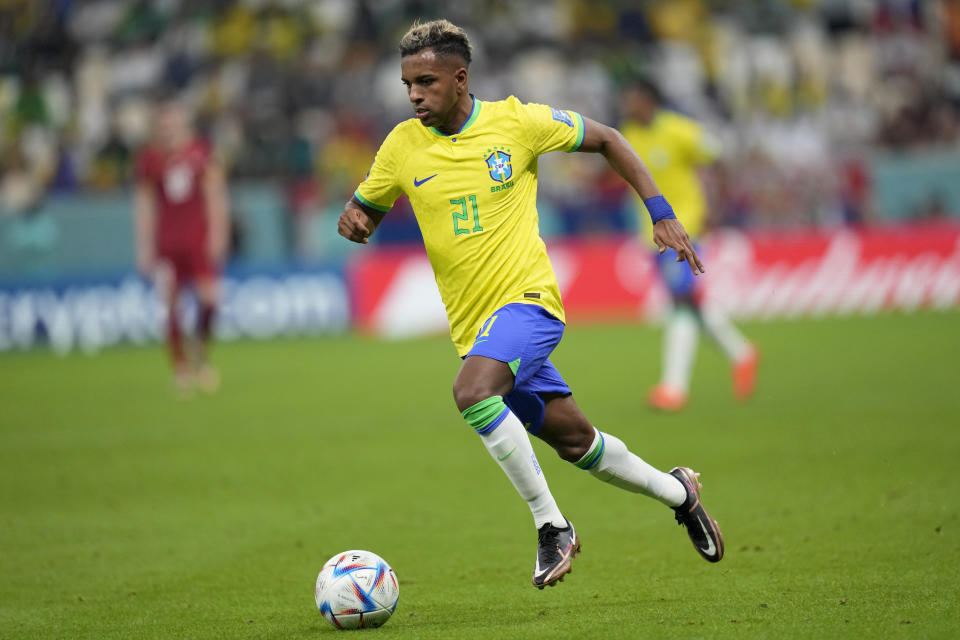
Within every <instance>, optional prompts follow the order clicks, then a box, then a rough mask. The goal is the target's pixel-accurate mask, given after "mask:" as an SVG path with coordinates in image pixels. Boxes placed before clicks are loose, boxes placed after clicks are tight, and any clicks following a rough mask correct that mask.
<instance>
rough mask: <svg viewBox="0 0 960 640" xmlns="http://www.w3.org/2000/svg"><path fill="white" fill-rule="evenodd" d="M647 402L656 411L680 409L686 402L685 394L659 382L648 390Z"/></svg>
mask: <svg viewBox="0 0 960 640" xmlns="http://www.w3.org/2000/svg"><path fill="white" fill-rule="evenodd" d="M647 404H648V405H649V406H650V408H651V409H656V410H658V411H680V409H683V407H684V406H686V404H687V394H685V393H684V392H683V391H680V390H679V389H674V388H673V387H670V386H668V385H665V384H663V383H660V384H658V385H657V386H655V387H654V388H653V389H651V390H650V394H649V395H648V396H647Z"/></svg>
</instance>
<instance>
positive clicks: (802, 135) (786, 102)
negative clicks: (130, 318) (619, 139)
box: [0, 0, 960, 240]
mask: <svg viewBox="0 0 960 640" xmlns="http://www.w3.org/2000/svg"><path fill="white" fill-rule="evenodd" d="M437 16H445V17H448V18H449V19H451V20H453V21H454V22H457V23H459V24H462V25H463V26H464V27H465V28H466V29H467V31H468V33H469V34H470V36H471V38H472V41H473V44H474V48H475V56H474V59H475V62H474V65H473V68H472V69H471V73H472V75H471V88H472V90H473V91H474V93H476V94H477V95H478V96H479V97H481V98H488V99H496V98H500V97H502V96H505V95H507V94H510V93H514V94H516V95H517V96H519V97H520V98H521V99H524V100H526V101H537V102H545V103H549V104H554V105H557V106H563V107H567V108H572V109H575V110H578V111H581V112H582V113H584V114H587V115H590V116H592V117H594V118H595V119H598V120H601V121H606V122H609V123H615V122H616V121H617V119H618V113H617V105H618V89H619V87H620V86H622V84H623V83H624V82H626V81H628V80H629V79H630V78H634V77H646V78H650V79H653V80H655V81H656V82H657V83H659V85H660V87H661V89H662V90H663V92H664V94H665V96H666V97H667V99H668V101H669V103H670V105H671V106H673V107H674V108H676V109H678V110H681V111H683V112H685V113H688V114H691V115H693V116H695V117H697V118H699V119H701V120H702V121H703V122H705V123H706V125H707V126H708V127H709V128H710V129H711V130H712V131H713V132H714V133H715V134H716V135H717V136H718V137H719V138H720V139H721V140H722V141H723V143H724V152H723V157H722V160H721V161H720V162H719V163H717V164H716V165H715V166H714V167H712V168H711V169H710V170H709V171H707V172H706V174H705V179H706V182H707V184H708V187H709V192H710V194H711V198H712V201H713V212H714V222H715V223H717V224H730V225H737V226H748V227H753V228H756V227H792V226H810V225H821V226H822V225H835V224H843V223H851V222H852V223H857V222H863V221H869V220H871V219H872V217H873V213H872V211H871V203H870V198H869V192H870V190H869V184H870V180H871V175H870V170H869V164H868V163H867V162H865V160H864V158H865V157H866V155H867V154H869V153H875V152H876V151H877V150H878V149H881V150H882V149H892V150H902V149H916V148H924V149H928V148H929V149H933V148H936V149H952V150H955V151H960V0H929V1H926V2H924V1H921V0H820V1H816V0H793V1H787V0H767V1H763V2H759V1H757V2H752V1H751V2H735V1H732V0H730V1H722V0H713V1H708V0H651V1H649V2H602V1H597V0H558V1H556V2H554V1H537V0H532V1H527V2H511V1H509V0H461V1H459V2H456V3H447V2H439V1H429V0H421V1H409V2H402V1H400V0H369V1H351V0H314V1H311V2H305V1H303V2H301V1H296V0H287V1H279V0H241V1H232V0H209V1H206V2H189V1H187V0H139V1H134V2H129V1H121V0H49V1H35V2H31V1H27V0H20V1H18V0H0V124H2V126H0V163H2V182H0V211H2V212H3V213H5V214H8V215H18V214H20V215H25V214H29V212H30V211H31V210H33V209H34V208H36V207H37V206H38V205H39V204H40V203H42V202H43V200H44V198H45V197H46V195H47V194H50V193H68V194H69V193H77V192H84V193H90V192H100V191H110V190H117V189H120V188H123V187H125V186H126V185H128V184H129V181H130V179H131V167H132V161H133V156H134V154H135V150H136V148H137V147H138V146H139V145H141V144H142V143H143V142H144V141H145V140H146V139H147V137H148V136H149V133H150V107H151V101H152V100H153V99H154V98H156V97H157V95H158V92H162V93H164V94H165V95H169V94H171V93H174V94H177V95H179V96H182V98H183V99H184V100H185V101H186V102H187V103H188V104H189V105H191V107H192V109H193V111H194V113H195V116H196V121H197V125H198V127H199V129H200V130H201V132H202V133H203V134H204V135H206V136H207V137H208V138H209V139H210V140H211V141H212V142H213V144H214V146H215V148H216V149H217V151H218V153H219V155H220V157H221V158H223V160H224V162H225V164H226V166H227V168H228V170H229V172H230V175H231V177H232V178H233V179H268V180H272V181H276V182H277V183H278V184H282V185H283V193H284V199H285V202H286V207H287V209H288V211H289V212H290V214H291V218H292V219H293V220H297V219H299V218H305V217H310V216H316V215H325V214H324V213H323V212H324V211H328V210H332V211H337V210H339V208H340V206H341V204H342V202H343V201H344V200H345V199H347V198H348V197H349V195H350V193H352V190H353V188H354V187H355V185H356V183H357V181H358V179H360V178H362V176H363V175H364V173H365V171H366V169H367V168H368V166H369V163H370V161H371V159H372V157H373V153H374V151H375V149H376V147H377V145H378V143H379V141H380V140H381V139H382V137H383V136H384V135H385V133H386V132H387V131H388V130H389V129H390V128H391V127H392V126H393V124H394V123H395V122H397V121H398V120H400V119H404V118H407V117H409V116H410V109H409V105H408V103H407V101H406V94H405V92H404V90H403V87H402V85H401V84H400V81H399V77H398V60H397V53H396V46H395V43H396V42H397V41H398V39H399V37H400V35H402V33H403V32H404V31H405V30H406V29H407V28H408V27H409V25H410V24H411V22H412V21H413V20H414V19H415V18H418V17H421V18H433V17H437ZM554 156H555V157H554ZM554 156H551V157H550V158H547V159H545V160H544V164H545V165H547V163H549V170H544V171H542V172H541V183H542V189H541V203H542V206H543V207H544V208H548V209H552V213H554V214H555V215H552V216H551V215H548V216H545V218H547V219H549V220H552V221H553V222H552V223H549V224H548V227H549V226H550V224H552V225H553V228H547V229H546V230H545V231H546V232H547V233H563V232H572V231H596V230H601V231H604V230H610V229H623V228H629V227H630V225H631V224H632V220H631V217H632V215H631V208H632V206H633V203H632V199H631V198H630V197H629V196H628V194H627V193H626V192H625V188H624V185H623V183H622V182H621V181H620V180H619V178H617V177H616V176H613V175H611V174H610V173H609V170H608V169H607V168H606V167H605V163H602V162H593V161H591V160H589V159H585V158H583V156H582V155H580V154H571V156H565V155H564V154H554ZM931 209H936V206H935V203H934V204H932V205H931ZM936 213H937V211H935V210H931V211H917V212H914V214H915V215H935V214H936ZM392 218H393V219H394V222H395V223H394V224H393V225H389V226H388V227H385V229H384V231H385V232H386V233H385V235H386V236H387V239H390V238H391V237H392V238H394V239H395V240H403V239H405V238H408V237H416V229H415V228H412V227H411V225H410V224H409V223H410V222H411V220H412V219H411V218H410V213H409V211H406V212H404V211H403V210H402V208H401V211H400V212H398V213H397V214H396V215H395V216H392ZM388 219H389V218H388Z"/></svg>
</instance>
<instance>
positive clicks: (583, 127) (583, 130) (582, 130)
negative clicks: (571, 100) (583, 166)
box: [567, 111, 587, 153]
mask: <svg viewBox="0 0 960 640" xmlns="http://www.w3.org/2000/svg"><path fill="white" fill-rule="evenodd" d="M570 113H572V114H573V115H574V117H575V118H576V121H577V125H579V126H578V127H577V139H576V141H575V142H574V143H573V146H572V147H570V148H569V149H567V153H573V152H574V151H576V150H577V149H579V148H580V145H582V144H583V136H584V134H585V133H586V132H587V126H586V125H585V124H584V123H583V116H582V115H580V114H579V113H577V112H576V111H571V112H570Z"/></svg>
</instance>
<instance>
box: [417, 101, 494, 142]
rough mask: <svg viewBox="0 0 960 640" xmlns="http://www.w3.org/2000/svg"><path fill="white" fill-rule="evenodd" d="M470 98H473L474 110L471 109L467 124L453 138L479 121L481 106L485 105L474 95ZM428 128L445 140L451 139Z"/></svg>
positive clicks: (435, 129)
mask: <svg viewBox="0 0 960 640" xmlns="http://www.w3.org/2000/svg"><path fill="white" fill-rule="evenodd" d="M470 97H471V98H473V108H471V109H470V117H469V118H467V120H466V122H464V123H463V125H462V126H461V127H460V128H459V129H458V130H457V132H456V133H451V134H450V135H451V136H458V135H460V134H461V133H463V132H464V131H466V130H467V129H468V128H469V127H470V125H472V124H473V123H474V122H476V121H477V117H478V116H479V115H480V105H481V104H483V103H482V102H480V101H479V100H477V97H476V96H475V95H473V94H472V93H471V94H470ZM428 128H429V129H430V131H432V132H433V133H435V134H437V135H438V136H441V137H443V138H449V137H450V136H448V135H447V134H445V133H444V132H442V131H440V130H439V129H437V128H436V127H428Z"/></svg>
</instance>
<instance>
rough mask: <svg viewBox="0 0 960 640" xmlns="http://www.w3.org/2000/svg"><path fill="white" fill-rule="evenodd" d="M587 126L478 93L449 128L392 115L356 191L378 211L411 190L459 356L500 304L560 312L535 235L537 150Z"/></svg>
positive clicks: (572, 139) (573, 138)
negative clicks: (392, 123)
mask: <svg viewBox="0 0 960 640" xmlns="http://www.w3.org/2000/svg"><path fill="white" fill-rule="evenodd" d="M583 132H584V125H583V118H582V117H580V114H578V113H575V112H573V111H562V110H559V109H552V108H550V107H548V106H545V105H540V104H524V103H522V102H520V101H519V100H518V99H517V98H515V97H513V96H511V97H509V98H507V99H506V100H501V101H498V102H481V101H480V100H477V99H476V98H474V102H473V111H472V112H471V114H470V118H469V119H468V120H467V121H466V122H465V123H464V124H463V127H462V128H461V129H460V131H458V132H457V133H455V134H453V135H451V136H447V135H444V134H443V133H441V132H440V131H438V130H436V129H434V128H433V127H429V128H428V127H424V126H423V125H422V124H421V123H420V122H419V121H418V120H417V119H415V118H411V119H410V120H406V121H404V122H401V123H400V124H398V125H397V126H396V127H395V128H394V129H393V131H391V132H390V134H389V135H388V136H387V138H386V140H384V141H383V144H382V145H381V146H380V150H379V151H378V152H377V156H376V159H375V160H374V163H373V166H372V167H371V168H370V173H369V174H368V175H367V178H366V179H365V180H364V181H363V182H362V183H361V184H360V186H359V187H358V188H357V191H356V193H355V194H354V195H355V197H356V198H357V200H359V201H360V202H362V203H363V204H365V205H366V206H368V207H371V208H373V209H376V210H378V211H387V210H389V209H390V207H391V206H392V205H393V202H394V200H396V199H397V198H398V197H399V196H400V194H401V193H405V194H406V195H407V197H409V198H410V204H411V205H413V211H414V213H415V214H416V217H417V223H418V224H419V225H420V232H421V233H422V234H423V242H424V245H425V246H426V249H427V255H428V256H429V257H430V263H431V264H432V265H433V273H434V276H435V277H436V279H437V285H438V286H439V287H440V296H441V297H442V298H443V303H444V306H446V309H447V319H448V320H449V322H450V336H451V338H453V343H454V345H455V346H456V348H457V353H459V354H460V355H461V356H463V355H465V354H466V353H467V352H468V351H469V350H470V347H471V345H472V343H473V339H474V338H475V337H476V335H477V333H478V331H479V330H480V326H481V324H482V323H483V321H484V320H486V319H487V318H489V317H490V316H491V315H492V314H493V312H494V311H496V310H497V309H499V308H500V307H502V306H503V305H505V304H510V303H512V302H524V303H528V304H539V305H541V306H543V307H544V308H545V309H546V310H547V311H549V312H550V313H552V314H553V315H554V316H556V317H557V318H558V319H560V320H561V321H565V318H564V313H563V303H562V302H561V301H560V289H559V287H558V286H557V278H556V276H555V275H554V273H553V267H552V266H551V264H550V259H549V258H548V257H547V250H546V247H545V246H544V244H543V240H542V239H541V238H540V229H539V219H538V216H537V204H536V201H537V156H539V155H540V154H542V153H547V152H548V151H554V150H557V149H563V150H566V151H575V150H576V149H578V148H579V147H580V144H581V143H582V142H583Z"/></svg>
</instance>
